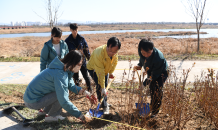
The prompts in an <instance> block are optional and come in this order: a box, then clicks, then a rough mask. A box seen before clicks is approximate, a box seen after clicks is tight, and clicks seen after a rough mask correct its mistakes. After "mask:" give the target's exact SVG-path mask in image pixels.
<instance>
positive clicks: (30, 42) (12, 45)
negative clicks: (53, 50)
mask: <svg viewBox="0 0 218 130" xmlns="http://www.w3.org/2000/svg"><path fill="white" fill-rule="evenodd" d="M187 33H188V32H166V33H164V32H132V33H130V32H128V33H111V34H86V35H83V36H84V37H85V39H86V41H87V43H88V45H89V48H90V51H91V52H92V51H93V50H94V49H95V48H96V47H98V46H101V45H103V44H106V43H107V40H108V39H109V38H110V37H113V36H115V37H118V38H119V39H120V41H121V44H122V45H121V49H120V51H119V55H138V49H137V47H138V43H139V41H140V39H142V38H147V37H153V36H160V35H178V34H187ZM189 33H190V32H189ZM66 37H67V36H63V37H62V39H66ZM49 39H50V37H20V38H1V41H0V50H2V51H0V56H3V57H10V56H16V57H21V56H22V57H28V56H34V57H39V56H40V54H41V49H42V47H43V45H44V43H45V42H46V41H48V40H49ZM152 41H153V42H154V45H155V47H156V48H158V49H159V50H160V51H162V52H163V54H164V55H181V54H193V53H195V52H196V48H197V47H196V45H197V41H196V39H194V38H187V39H185V38H183V39H173V38H160V39H158V38H153V39H152ZM217 41H218V38H204V39H201V44H200V51H201V53H202V54H218V49H217V48H218V45H217Z"/></svg>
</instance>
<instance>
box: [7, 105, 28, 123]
mask: <svg viewBox="0 0 218 130" xmlns="http://www.w3.org/2000/svg"><path fill="white" fill-rule="evenodd" d="M11 108H12V109H13V110H14V111H15V112H16V113H17V114H18V115H19V116H20V117H21V118H22V119H23V120H25V119H26V118H25V117H24V116H23V115H21V114H20V112H19V111H18V110H17V109H16V108H15V107H11Z"/></svg>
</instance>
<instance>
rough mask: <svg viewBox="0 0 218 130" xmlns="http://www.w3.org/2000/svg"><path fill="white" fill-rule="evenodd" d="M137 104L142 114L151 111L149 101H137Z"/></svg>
mask: <svg viewBox="0 0 218 130" xmlns="http://www.w3.org/2000/svg"><path fill="white" fill-rule="evenodd" d="M135 105H136V108H137V109H138V110H139V115H140V116H144V115H148V113H149V112H150V107H149V103H147V104H146V103H135Z"/></svg>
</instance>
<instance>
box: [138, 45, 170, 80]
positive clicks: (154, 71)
mask: <svg viewBox="0 0 218 130" xmlns="http://www.w3.org/2000/svg"><path fill="white" fill-rule="evenodd" d="M138 53H139V57H140V59H139V64H138V66H141V67H142V66H143V67H144V69H145V70H146V67H148V68H149V70H148V71H147V76H148V78H149V77H150V76H151V77H152V80H154V81H155V80H156V79H157V78H158V77H160V76H161V74H162V73H164V72H166V71H167V69H168V64H167V61H166V59H165V58H164V55H163V53H162V52H161V51H159V50H158V49H156V48H155V47H154V48H153V53H152V54H151V56H150V57H148V58H145V57H144V56H143V55H142V53H141V50H139V49H138ZM145 60H146V62H145Z"/></svg>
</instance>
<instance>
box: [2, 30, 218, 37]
mask: <svg viewBox="0 0 218 130" xmlns="http://www.w3.org/2000/svg"><path fill="white" fill-rule="evenodd" d="M145 31H151V32H169V31H173V32H174V31H194V32H196V29H157V30H109V31H78V33H79V34H97V33H125V32H145ZM200 31H201V32H207V34H200V38H210V37H217V38H218V29H201V30H200ZM70 33H71V32H63V35H69V34H70ZM50 35H51V33H50V32H46V33H21V34H0V38H14V37H25V36H35V37H47V36H50ZM164 37H171V38H197V35H182V36H181V35H177V36H159V37H157V38H164Z"/></svg>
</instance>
